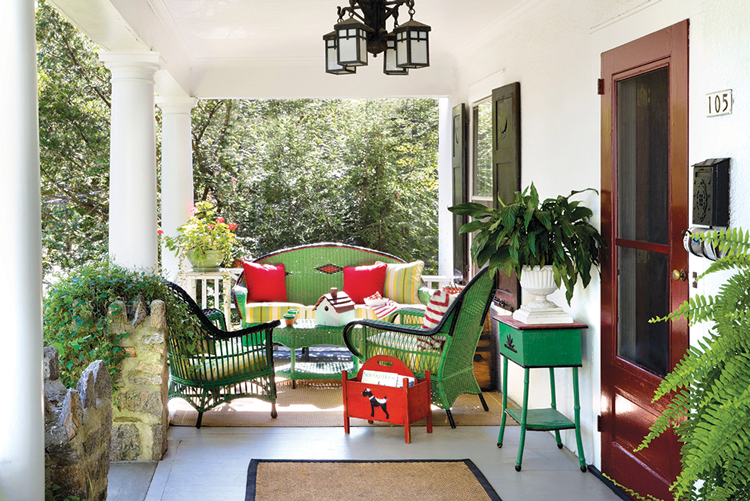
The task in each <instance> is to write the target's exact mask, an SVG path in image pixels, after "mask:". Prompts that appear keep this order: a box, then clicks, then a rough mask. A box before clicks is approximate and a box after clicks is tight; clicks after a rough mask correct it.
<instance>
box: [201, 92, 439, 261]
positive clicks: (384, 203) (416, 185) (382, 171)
mask: <svg viewBox="0 0 750 501" xmlns="http://www.w3.org/2000/svg"><path fill="white" fill-rule="evenodd" d="M217 117H222V119H221V120H218V119H217ZM193 125H194V134H193V146H194V151H196V152H197V153H196V164H195V172H194V179H195V184H196V193H200V194H201V195H200V196H201V197H202V198H205V197H211V198H213V199H214V200H216V203H217V206H218V207H219V208H220V210H221V211H222V214H225V217H227V219H230V218H231V220H233V221H237V222H238V223H239V225H240V226H239V228H238V230H237V237H238V240H239V242H240V243H241V244H242V246H243V247H244V250H238V252H239V253H240V254H242V255H244V256H247V254H250V255H254V256H258V255H263V254H265V253H268V252H271V251H274V250H278V249H281V248H284V247H291V246H295V245H301V244H305V243H312V242H320V241H338V242H345V243H350V244H354V245H361V246H365V247H371V248H375V249H379V250H382V251H385V252H389V253H391V254H394V255H397V256H399V257H402V258H404V259H407V260H412V259H421V260H423V261H425V263H426V267H428V268H429V267H430V266H431V267H432V268H433V271H435V267H436V256H437V248H438V239H437V235H438V231H437V186H438V185H437V105H436V101H435V100H432V99H404V100H400V99H388V100H310V99H298V100H283V101H277V100H256V101H214V102H203V101H202V102H199V105H198V106H197V107H196V108H195V109H194V111H193Z"/></svg>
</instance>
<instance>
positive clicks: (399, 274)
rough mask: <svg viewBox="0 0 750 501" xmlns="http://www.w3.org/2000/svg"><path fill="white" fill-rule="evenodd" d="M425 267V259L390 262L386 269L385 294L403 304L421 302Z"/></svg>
mask: <svg viewBox="0 0 750 501" xmlns="http://www.w3.org/2000/svg"><path fill="white" fill-rule="evenodd" d="M378 263H380V261H378ZM423 268H424V262H423V261H414V262H413V263H398V264H390V263H389V264H388V268H386V270H385V284H383V296H384V297H387V298H388V299H392V300H394V301H396V302H397V303H401V304H420V303H421V301H420V300H419V287H420V286H421V285H422V283H421V281H422V269H423Z"/></svg>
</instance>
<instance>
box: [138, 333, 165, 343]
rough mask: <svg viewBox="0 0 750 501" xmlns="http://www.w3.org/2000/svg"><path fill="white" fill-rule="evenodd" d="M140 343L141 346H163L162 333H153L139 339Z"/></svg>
mask: <svg viewBox="0 0 750 501" xmlns="http://www.w3.org/2000/svg"><path fill="white" fill-rule="evenodd" d="M141 342H142V343H143V344H163V343H164V333H163V332H154V333H153V334H151V335H146V336H143V338H142V339H141Z"/></svg>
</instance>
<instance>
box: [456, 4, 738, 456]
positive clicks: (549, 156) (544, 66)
mask: <svg viewBox="0 0 750 501" xmlns="http://www.w3.org/2000/svg"><path fill="white" fill-rule="evenodd" d="M532 3H534V2H528V3H527V5H528V4H532ZM518 12H519V13H518V15H516V16H515V17H514V19H513V22H512V23H510V24H509V25H507V26H505V27H504V29H502V30H501V31H499V32H498V33H497V34H496V36H495V37H494V38H492V39H490V40H487V41H486V42H485V43H484V44H474V45H473V47H474V50H473V52H472V53H470V54H467V55H466V57H465V58H463V59H462V61H461V62H460V63H459V69H458V85H457V88H458V91H457V92H458V96H459V97H460V98H461V99H462V100H463V102H467V103H469V104H471V103H472V102H475V101H477V100H480V99H482V98H483V97H486V96H488V95H490V92H491V90H492V88H493V87H496V86H497V85H496V84H499V85H502V84H505V83H511V82H515V81H518V82H520V83H521V128H522V132H521V136H522V162H521V169H522V186H527V185H528V184H529V183H531V182H534V184H535V185H536V187H537V189H538V190H539V193H540V196H541V197H550V196H556V195H558V194H567V193H568V192H569V191H570V190H573V189H581V188H586V187H594V188H597V189H598V188H599V187H600V184H601V183H600V169H601V166H600V96H598V95H597V93H596V80H597V78H598V77H599V76H600V57H601V53H602V52H604V51H607V50H609V49H612V48H614V47H618V46H620V45H623V44H625V43H628V42H630V41H632V40H635V39H637V38H640V37H642V36H644V35H647V34H649V33H652V32H654V31H657V30H659V29H662V28H665V27H668V26H670V25H672V24H675V23H678V22H680V21H682V20H683V19H690V23H691V25H690V114H689V117H690V118H689V120H690V123H689V131H690V143H689V159H690V164H691V165H692V164H694V163H697V162H699V161H702V160H704V159H706V158H717V157H732V164H731V169H732V172H731V210H732V216H731V221H732V223H731V224H732V226H744V227H746V228H750V204H747V203H744V204H743V200H742V198H743V194H744V193H748V189H750V172H748V169H750V165H748V164H750V141H747V140H746V135H747V131H748V130H750V110H748V107H745V106H743V105H742V103H743V98H744V97H745V96H748V95H750V43H748V42H750V35H749V34H748V32H747V26H748V25H750V2H746V1H744V0H718V1H717V0H651V1H644V0H600V1H597V2H592V1H576V2H570V1H565V0H548V1H542V2H536V3H535V5H534V6H533V8H532V9H530V10H529V9H526V10H524V11H521V10H520V9H519V11H518ZM498 74H499V75H501V78H499V77H497V75H498ZM492 75H496V76H495V77H494V78H490V77H492ZM728 88H731V89H733V92H734V99H735V103H734V109H733V114H732V115H730V116H726V117H721V118H706V117H705V109H704V106H703V104H704V99H705V94H706V93H709V92H713V91H719V90H724V89H728ZM690 175H691V176H692V170H691V171H690ZM691 184H692V183H691ZM583 200H584V201H585V203H586V204H587V205H589V206H590V207H592V208H593V210H594V212H595V215H594V224H595V225H597V226H599V224H600V201H599V197H598V196H596V195H587V196H585V197H584V198H583ZM706 265H707V262H705V261H703V260H700V259H698V258H691V261H690V267H691V271H698V272H699V273H700V272H701V271H702V270H703V269H705V266H706ZM721 278H722V277H719V278H718V279H714V280H705V281H704V282H703V283H701V284H700V286H699V288H698V289H691V293H696V292H702V293H712V292H714V291H716V290H717V288H718V285H719V284H720V282H721ZM551 299H553V300H554V301H555V302H557V304H559V305H561V306H564V307H565V308H566V309H568V310H569V311H570V312H571V314H572V315H573V317H574V318H575V319H576V320H577V321H580V322H583V323H586V324H588V325H589V326H590V328H589V329H587V330H586V331H584V336H583V359H584V361H583V368H582V369H581V371H580V390H581V416H582V419H581V421H582V428H583V443H584V450H585V453H586V458H587V462H589V463H593V464H595V465H596V466H601V459H600V434H599V433H598V432H597V431H596V416H597V415H598V414H599V409H600V335H601V333H600V282H599V280H598V279H595V280H593V281H592V283H591V284H590V285H589V287H588V288H587V289H585V290H583V289H581V288H580V286H579V287H578V289H577V290H576V293H575V296H574V298H573V301H572V304H571V306H570V307H568V306H567V304H566V303H565V298H564V294H563V293H562V292H558V293H556V294H555V295H553V296H551ZM702 334H703V329H702V328H700V327H698V328H693V329H692V330H691V340H692V341H693V342H694V341H695V339H696V338H697V337H698V336H701V335H702ZM510 365H511V371H510V373H509V378H508V381H509V385H510V390H509V394H510V397H511V398H513V399H514V400H516V401H520V400H521V396H522V391H523V373H522V371H521V369H520V368H518V367H515V366H514V364H510ZM556 381H557V398H558V408H559V409H561V410H562V411H563V412H564V413H565V414H567V415H570V416H572V414H573V402H572V400H573V398H572V388H571V376H570V371H569V370H561V369H558V370H557V376H556ZM531 385H532V388H533V392H532V393H533V394H532V395H531V397H530V405H531V406H536V407H546V406H548V405H549V392H548V387H549V378H548V376H547V374H546V371H532V376H531ZM564 440H565V444H566V445H567V446H568V447H569V448H570V449H571V450H575V438H574V435H573V433H572V432H567V433H565V434H564Z"/></svg>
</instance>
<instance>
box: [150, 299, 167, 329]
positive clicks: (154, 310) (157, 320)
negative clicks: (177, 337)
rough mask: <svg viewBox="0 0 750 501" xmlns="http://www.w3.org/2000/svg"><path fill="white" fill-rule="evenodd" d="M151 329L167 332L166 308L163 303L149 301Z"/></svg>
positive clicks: (157, 300)
mask: <svg viewBox="0 0 750 501" xmlns="http://www.w3.org/2000/svg"><path fill="white" fill-rule="evenodd" d="M151 327H153V328H154V329H158V330H160V331H162V332H166V330H167V307H166V305H165V304H164V301H161V300H159V299H156V300H154V301H151Z"/></svg>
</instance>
